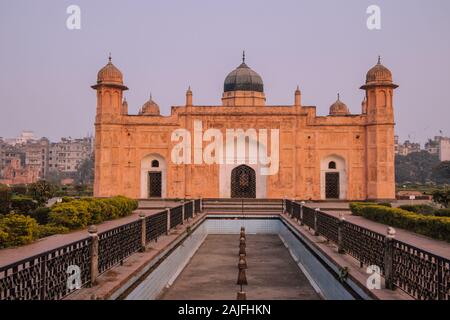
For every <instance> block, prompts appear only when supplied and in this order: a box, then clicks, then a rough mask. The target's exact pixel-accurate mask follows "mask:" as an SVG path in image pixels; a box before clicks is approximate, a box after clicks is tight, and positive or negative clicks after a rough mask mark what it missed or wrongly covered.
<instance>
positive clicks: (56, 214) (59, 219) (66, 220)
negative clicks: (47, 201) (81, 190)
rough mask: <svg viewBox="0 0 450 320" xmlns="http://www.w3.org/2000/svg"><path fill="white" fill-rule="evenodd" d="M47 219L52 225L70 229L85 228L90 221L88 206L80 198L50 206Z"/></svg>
mask: <svg viewBox="0 0 450 320" xmlns="http://www.w3.org/2000/svg"><path fill="white" fill-rule="evenodd" d="M48 221H49V223H50V224H52V225H55V226H62V227H66V228H69V229H71V230H72V229H79V228H85V227H86V226H87V225H88V224H89V222H90V214H89V212H88V206H87V204H86V203H85V202H84V201H81V200H74V201H71V202H67V203H57V204H55V205H54V206H53V207H52V209H51V212H50V214H49V218H48Z"/></svg>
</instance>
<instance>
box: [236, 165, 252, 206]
mask: <svg viewBox="0 0 450 320" xmlns="http://www.w3.org/2000/svg"><path fill="white" fill-rule="evenodd" d="M231 198H256V172H255V170H253V169H252V168H250V167H249V166H246V165H241V166H239V167H236V168H234V169H233V170H232V171H231Z"/></svg>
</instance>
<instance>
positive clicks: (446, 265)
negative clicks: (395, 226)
mask: <svg viewBox="0 0 450 320" xmlns="http://www.w3.org/2000/svg"><path fill="white" fill-rule="evenodd" d="M393 266H394V284H395V285H396V286H397V287H398V288H400V289H402V290H403V291H405V292H406V293H408V294H409V295H411V296H413V297H414V298H416V299H420V300H450V261H449V260H448V259H445V258H443V257H439V256H436V255H434V254H431V253H429V252H427V251H424V250H422V249H419V248H416V247H414V246H412V245H410V244H407V243H404V242H401V241H398V240H395V241H394V263H393Z"/></svg>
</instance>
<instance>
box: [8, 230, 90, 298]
mask: <svg viewBox="0 0 450 320" xmlns="http://www.w3.org/2000/svg"><path fill="white" fill-rule="evenodd" d="M90 260H91V238H86V239H83V240H79V241H76V242H73V243H71V244H68V245H65V246H63V247H60V248H57V249H54V250H50V251H47V252H44V253H41V254H39V255H36V256H34V257H30V258H27V259H24V260H22V261H18V262H16V263H13V264H10V265H7V266H4V267H1V268H0V300H56V299H62V298H64V297H65V296H67V295H69V294H70V293H72V292H73V291H74V290H75V288H72V289H71V288H70V287H69V286H68V285H67V277H68V275H69V274H68V272H72V271H70V270H69V267H70V266H78V267H79V268H80V272H81V273H80V279H81V285H82V286H85V285H87V284H89V283H90V282H91V272H90Z"/></svg>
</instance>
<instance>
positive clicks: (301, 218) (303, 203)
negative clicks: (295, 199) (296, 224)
mask: <svg viewBox="0 0 450 320" xmlns="http://www.w3.org/2000/svg"><path fill="white" fill-rule="evenodd" d="M305 204H306V202H305V201H302V202H300V225H301V226H303V225H304V223H303V207H304V206H305Z"/></svg>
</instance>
